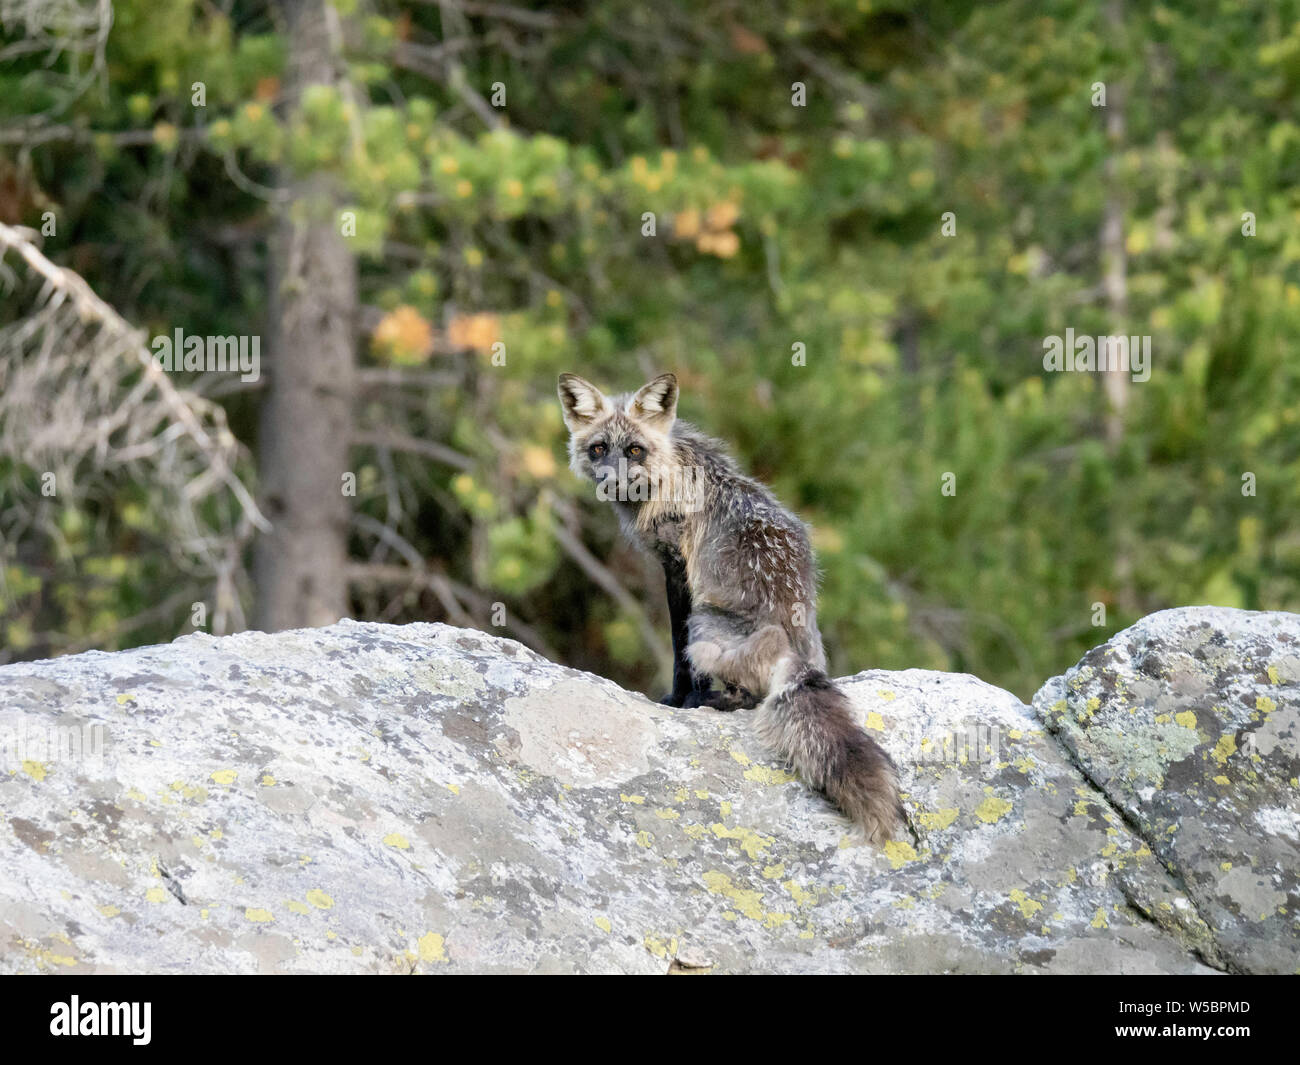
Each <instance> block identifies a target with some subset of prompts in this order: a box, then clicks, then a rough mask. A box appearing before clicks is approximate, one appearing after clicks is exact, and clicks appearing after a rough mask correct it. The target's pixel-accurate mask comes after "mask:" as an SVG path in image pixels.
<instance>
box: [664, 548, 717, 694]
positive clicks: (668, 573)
mask: <svg viewBox="0 0 1300 1065" xmlns="http://www.w3.org/2000/svg"><path fill="white" fill-rule="evenodd" d="M660 560H661V561H662V562H663V565H664V583H665V584H666V586H667V589H668V617H669V619H670V622H671V625H672V636H673V690H672V691H671V692H669V693H668V694H667V695H665V696H664V697H663V698H662V699H660V700H659V701H660V702H661V703H667V704H668V705H669V706H684V705H686V701H687V699H688V698H689V697H690V696H691V695H692V693H694V692H707V691H708V690H709V686H710V685H711V684H712V683H713V680H712V678H711V677H708V676H704V675H698V676H694V675H692V673H691V664H690V663H689V662H688V661H687V660H686V644H687V643H688V642H689V637H688V635H687V626H686V623H687V622H688V621H689V620H690V617H691V589H690V585H688V584H687V583H686V560H685V559H683V558H682V556H681V555H679V554H677V553H676V552H672V553H665V554H663V555H661V556H660ZM694 705H698V704H694Z"/></svg>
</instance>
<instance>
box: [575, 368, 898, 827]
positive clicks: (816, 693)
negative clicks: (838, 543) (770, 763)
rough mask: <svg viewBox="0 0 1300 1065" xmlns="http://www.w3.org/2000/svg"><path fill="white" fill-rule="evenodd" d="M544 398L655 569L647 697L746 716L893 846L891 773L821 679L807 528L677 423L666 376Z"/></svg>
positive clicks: (894, 783) (721, 452) (716, 446)
mask: <svg viewBox="0 0 1300 1065" xmlns="http://www.w3.org/2000/svg"><path fill="white" fill-rule="evenodd" d="M557 391H558V394H559V398H560V405H561V408H562V411H563V417H564V423H565V426H566V427H567V428H568V430H569V443H568V452H569V466H570V469H572V470H573V471H574V473H576V474H577V475H578V476H579V477H582V478H585V479H586V480H589V481H591V482H593V483H594V484H595V485H596V494H597V497H598V498H599V499H601V500H602V501H607V502H609V503H611V504H612V506H613V507H614V509H615V511H616V513H617V515H618V520H619V524H620V527H621V529H622V533H623V535H624V536H625V537H626V539H627V540H629V541H630V542H631V543H632V544H634V545H635V546H637V547H639V548H640V549H642V550H644V551H646V552H648V553H650V554H651V555H652V556H654V557H656V558H657V559H658V560H659V561H660V562H661V563H662V565H663V571H664V581H665V587H666V591H667V596H668V613H669V623H670V627H671V635H672V647H673V672H672V676H673V686H672V691H671V692H669V693H668V694H667V695H665V696H664V697H663V698H662V699H661V700H660V702H662V703H666V704H668V705H670V706H674V707H705V708H712V709H715V710H721V711H735V710H756V713H755V715H754V719H753V724H754V727H755V731H756V733H757V735H758V737H759V739H760V740H761V741H762V742H763V743H764V745H765V746H767V747H768V748H770V749H771V750H772V751H774V752H775V753H776V754H777V755H778V756H780V757H782V758H784V759H786V760H787V761H788V762H790V763H791V764H792V765H793V766H794V767H795V769H796V770H797V771H798V773H799V775H800V776H801V777H802V778H803V779H804V780H805V781H806V782H807V783H808V784H809V785H811V786H812V787H813V788H816V789H818V790H820V791H822V792H823V793H824V794H825V795H826V796H827V797H828V798H829V799H830V800H831V801H832V802H833V803H834V804H835V805H836V806H838V807H839V809H840V810H841V811H842V812H843V813H844V814H846V815H847V816H848V817H849V818H850V819H851V820H852V821H853V822H855V823H856V824H858V825H860V826H861V828H862V830H863V832H864V834H865V836H866V839H867V840H868V841H869V842H871V843H873V844H875V845H877V846H881V845H883V844H884V843H886V842H888V841H889V840H891V839H893V838H894V836H895V834H896V833H897V832H898V831H899V830H900V828H901V827H902V826H903V825H904V823H905V814H904V810H903V804H902V800H901V798H900V796H899V789H898V771H897V768H896V767H895V765H894V762H893V760H892V759H891V758H890V757H889V755H888V753H886V751H885V750H884V749H883V748H882V747H881V746H880V745H879V744H878V743H876V741H875V740H874V739H872V738H871V736H869V735H868V734H867V733H866V731H865V730H864V729H862V728H861V727H860V726H859V725H858V724H857V722H856V720H855V719H854V716H853V713H852V706H851V704H850V702H849V699H848V697H847V696H846V695H845V694H844V692H843V691H841V690H840V689H839V688H838V687H836V685H835V683H834V682H833V681H832V680H831V679H830V678H829V677H828V676H827V673H826V653H825V650H824V649H823V647H822V638H821V633H820V631H819V630H818V628H817V568H816V560H815V557H814V554H813V550H812V543H811V540H810V538H809V535H808V529H807V527H806V526H805V525H804V523H803V522H802V521H801V520H800V519H799V518H798V517H796V516H795V515H794V514H793V513H792V512H790V511H789V510H787V509H786V508H785V507H784V506H782V505H781V503H780V502H779V501H778V500H777V498H776V497H775V495H774V494H773V493H772V492H771V490H770V489H768V488H767V486H765V485H763V484H762V483H760V482H759V481H757V480H755V479H753V478H751V477H748V476H746V475H745V474H744V473H742V472H741V469H740V467H739V465H738V464H737V462H736V461H735V459H733V458H732V457H731V455H730V454H729V452H728V450H727V448H726V446H725V445H724V444H723V443H722V442H721V441H718V440H715V439H713V438H711V437H709V436H706V435H705V434H704V433H702V432H701V431H700V430H699V429H697V428H696V427H695V426H693V425H691V424H689V423H687V422H683V421H678V420H677V400H678V394H679V389H678V384H677V378H676V376H675V375H674V374H671V373H665V374H660V375H659V376H658V377H656V378H654V380H652V381H650V382H649V383H647V384H645V385H643V386H642V387H641V388H639V389H637V391H636V392H634V393H630V394H627V393H625V394H621V395H616V396H613V397H609V396H606V395H605V394H604V393H602V392H601V391H600V389H598V388H597V387H596V386H595V385H593V384H591V382H589V381H586V380H584V379H583V378H581V377H579V376H577V375H576V374H572V373H563V374H560V376H559V381H558V385H557ZM715 680H716V681H717V682H718V684H719V685H720V687H718V688H714V686H713V685H714V681H715Z"/></svg>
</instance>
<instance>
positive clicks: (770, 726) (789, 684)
mask: <svg viewBox="0 0 1300 1065" xmlns="http://www.w3.org/2000/svg"><path fill="white" fill-rule="evenodd" d="M781 672H782V673H784V674H785V676H784V678H780V677H778V678H776V680H777V686H774V687H773V688H772V690H771V692H770V693H769V694H768V697H767V698H766V699H764V700H763V702H762V704H761V705H760V706H759V709H758V714H757V716H756V719H755V724H756V727H757V729H758V734H759V738H760V739H762V740H763V742H764V743H766V744H767V745H768V746H769V747H771V748H772V749H773V750H774V751H776V752H777V753H778V754H780V755H782V756H784V757H785V758H788V759H789V760H790V761H791V762H792V763H793V764H794V767H795V769H796V770H798V772H799V775H800V776H801V777H803V779H804V780H806V781H807V782H808V783H809V784H811V785H812V786H813V787H814V788H818V789H819V790H821V791H824V792H825V793H826V795H827V797H828V798H829V799H830V800H831V801H832V802H833V803H835V805H836V806H838V807H839V808H840V809H841V810H843V811H844V813H845V814H847V815H848V816H849V817H850V818H852V819H853V820H854V821H855V822H857V823H858V824H859V825H861V826H862V828H863V829H864V830H865V831H866V834H867V839H868V840H869V841H870V842H872V843H874V844H876V845H878V846H879V845H882V844H884V843H886V842H887V841H889V840H891V839H893V838H894V836H895V833H897V832H898V831H899V829H900V828H901V827H902V825H903V819H904V818H903V804H902V800H901V799H900V798H899V795H898V770H897V769H896V768H895V766H894V763H893V760H892V759H891V758H890V757H889V755H888V754H886V753H885V750H884V748H883V747H881V746H880V744H878V743H876V741H875V740H873V739H872V738H871V737H870V736H869V735H867V733H866V732H865V731H864V730H863V729H862V727H861V726H860V725H858V723H857V721H855V720H854V717H853V711H852V704H851V703H850V702H849V699H848V696H846V695H845V694H844V693H843V692H842V691H840V689H839V688H837V687H836V686H835V685H834V684H833V683H832V682H831V680H830V678H829V677H827V676H826V674H825V672H823V671H822V670H820V669H815V668H813V667H812V666H811V665H809V664H808V663H806V662H804V663H797V664H796V665H795V666H794V668H793V669H789V670H787V669H782V670H781Z"/></svg>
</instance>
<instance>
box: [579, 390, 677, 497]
mask: <svg viewBox="0 0 1300 1065" xmlns="http://www.w3.org/2000/svg"><path fill="white" fill-rule="evenodd" d="M558 390H559V394H560V406H561V407H562V408H563V409H564V424H565V425H567V426H568V427H569V466H570V468H571V469H572V470H573V472H574V473H576V474H578V476H580V477H586V478H588V479H589V480H591V481H594V482H595V483H596V489H597V494H598V495H599V496H600V497H601V498H602V499H607V500H623V501H630V502H639V501H642V500H645V499H647V498H649V496H648V495H647V494H646V493H647V492H648V491H649V490H650V486H652V485H656V484H662V483H664V482H666V481H668V480H669V479H671V478H672V476H673V473H674V466H675V463H676V457H675V455H674V451H673V444H672V441H671V440H670V438H669V434H670V433H671V431H672V428H673V422H675V421H676V420H677V378H676V377H674V376H673V375H672V374H670V373H666V374H660V375H659V376H658V377H656V378H655V379H654V380H653V381H651V382H650V383H649V384H647V385H642V386H641V387H640V388H639V389H637V391H636V392H634V393H633V394H631V395H624V396H614V397H613V398H610V397H607V396H606V395H604V393H602V392H601V391H600V389H598V388H597V387H596V386H595V385H593V384H592V383H591V382H590V381H584V380H583V379H582V378H581V377H578V376H577V375H576V374H571V373H562V374H560V381H559V389H558Z"/></svg>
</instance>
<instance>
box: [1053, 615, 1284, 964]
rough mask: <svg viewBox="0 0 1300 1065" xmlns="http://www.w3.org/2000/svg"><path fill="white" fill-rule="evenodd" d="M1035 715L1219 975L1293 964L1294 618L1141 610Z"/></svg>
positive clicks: (1058, 683)
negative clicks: (1187, 915) (1131, 839)
mask: <svg viewBox="0 0 1300 1065" xmlns="http://www.w3.org/2000/svg"><path fill="white" fill-rule="evenodd" d="M1034 709H1035V711H1036V712H1037V714H1038V715H1039V717H1040V718H1041V719H1042V721H1043V722H1044V723H1045V724H1046V725H1047V727H1048V728H1049V729H1050V730H1051V731H1052V733H1053V734H1054V735H1055V736H1057V737H1058V738H1059V739H1060V741H1061V743H1062V744H1063V745H1064V747H1065V749H1066V750H1067V751H1068V752H1069V753H1070V757H1071V758H1072V759H1073V760H1074V761H1075V762H1076V764H1078V765H1079V766H1081V767H1082V769H1083V771H1084V772H1085V773H1086V774H1087V776H1088V779H1089V780H1090V781H1092V782H1093V783H1094V784H1096V786H1097V787H1099V788H1101V790H1102V791H1104V792H1105V794H1106V797H1107V799H1109V801H1110V802H1111V803H1113V804H1114V805H1115V806H1116V807H1117V808H1118V809H1119V810H1120V812H1121V813H1122V814H1123V817H1124V819H1125V821H1126V822H1127V824H1129V825H1130V826H1132V827H1133V829H1134V830H1135V831H1136V832H1138V833H1139V834H1140V835H1141V836H1142V838H1143V839H1144V840H1146V842H1147V844H1148V846H1149V847H1150V848H1151V849H1152V850H1153V851H1154V852H1155V854H1156V856H1157V857H1158V858H1159V859H1160V861H1161V862H1162V863H1163V864H1164V865H1165V866H1166V867H1168V868H1169V869H1170V870H1171V871H1172V873H1173V874H1174V876H1175V877H1176V878H1177V880H1178V882H1179V884H1180V886H1182V887H1183V889H1184V890H1185V891H1186V892H1187V895H1188V897H1189V898H1190V899H1191V900H1192V902H1193V903H1194V904H1195V906H1196V908H1197V911H1198V912H1199V913H1200V915H1201V916H1202V918H1204V920H1205V921H1206V922H1208V924H1209V925H1210V926H1211V927H1212V928H1214V929H1215V939H1216V940H1217V942H1218V945H1219V949H1220V952H1221V953H1222V956H1223V958H1224V960H1225V962H1226V964H1227V966H1228V968H1230V969H1233V970H1236V971H1246V972H1274V973H1292V972H1296V971H1297V969H1298V968H1300V616H1297V615H1295V614H1283V613H1253V612H1248V611H1244V610H1227V609H1221V608H1216V607H1192V608H1183V609H1179V610H1164V611H1161V612H1160V613H1158V614H1152V615H1150V616H1149V617H1146V618H1143V619H1142V620H1141V621H1140V622H1138V623H1137V624H1136V625H1134V626H1133V627H1132V628H1129V629H1126V630H1124V631H1123V632H1121V633H1119V634H1118V635H1116V636H1115V637H1114V638H1113V639H1112V640H1110V641H1109V642H1108V643H1105V644H1103V645H1102V646H1100V647H1097V648H1095V649H1093V650H1092V651H1090V652H1089V653H1088V654H1087V655H1085V656H1084V658H1083V660H1082V661H1081V662H1080V663H1079V664H1078V665H1077V666H1075V667H1074V668H1073V669H1071V670H1069V671H1068V672H1067V673H1066V674H1065V675H1064V676H1063V677H1057V678H1055V679H1054V680H1051V681H1049V682H1048V683H1047V684H1046V685H1044V687H1043V688H1042V689H1041V690H1040V691H1039V692H1038V694H1037V695H1036V696H1035V697H1034Z"/></svg>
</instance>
